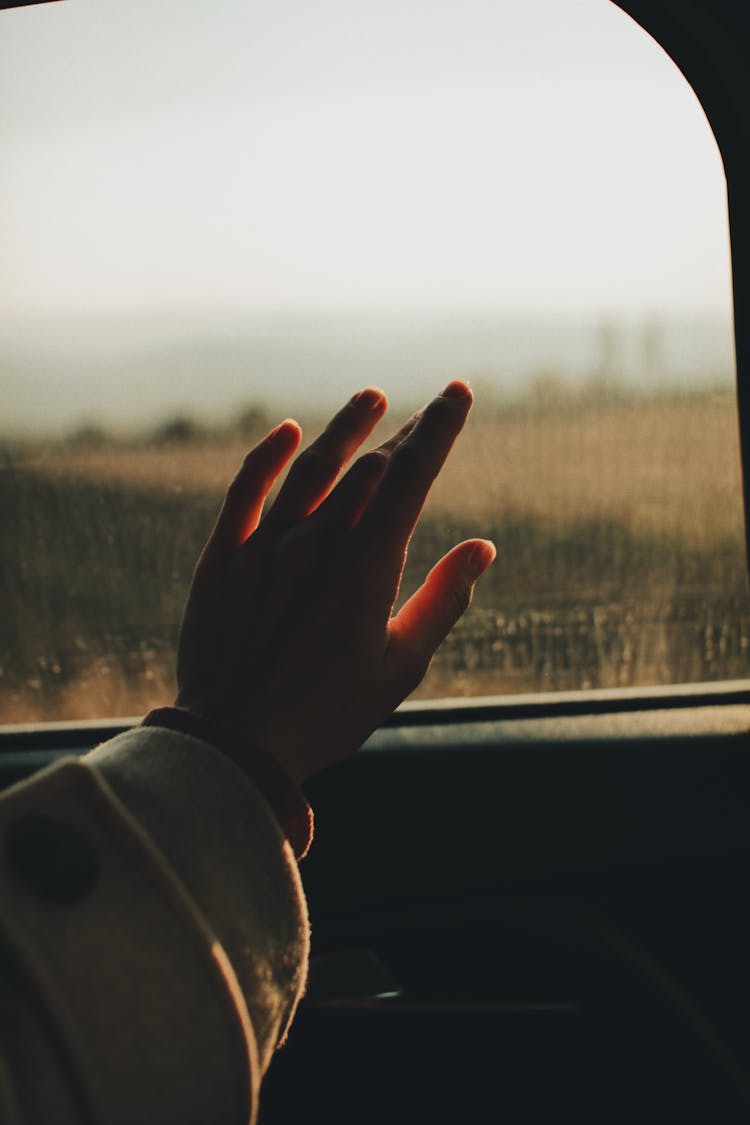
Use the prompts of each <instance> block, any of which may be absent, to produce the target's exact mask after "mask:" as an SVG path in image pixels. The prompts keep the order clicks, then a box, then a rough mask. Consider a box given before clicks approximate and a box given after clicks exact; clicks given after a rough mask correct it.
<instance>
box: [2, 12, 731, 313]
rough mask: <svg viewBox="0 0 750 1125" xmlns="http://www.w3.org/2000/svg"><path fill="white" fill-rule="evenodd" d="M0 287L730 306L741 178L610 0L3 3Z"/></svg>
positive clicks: (115, 298) (16, 308)
mask: <svg viewBox="0 0 750 1125" xmlns="http://www.w3.org/2000/svg"><path fill="white" fill-rule="evenodd" d="M0 144H1V145H2V149H1V150H0V306H2V308H3V310H4V315H6V316H10V317H13V316H22V317H23V316H25V315H27V314H28V315H32V314H37V313H40V312H41V313H46V312H48V311H50V310H55V311H57V312H63V313H71V314H74V313H77V312H91V311H103V312H108V311H112V310H122V311H125V312H129V311H131V310H135V311H138V310H141V309H144V308H149V307H151V308H156V309H159V308H163V309H174V308H186V307H187V308H192V307H194V308H196V309H201V308H204V307H208V308H213V309H222V308H232V309H237V310H242V309H284V308H295V309H313V310H314V309H318V308H324V309H340V308H350V307H351V308H356V309H361V310H362V309H368V308H378V309H407V310H408V309H415V310H439V309H449V308H450V309H469V310H470V309H484V310H498V311H499V312H502V313H508V312H510V313H512V312H514V311H521V310H523V311H526V312H529V311H531V312H533V311H539V312H544V313H549V312H554V313H560V312H562V313H565V312H582V311H591V310H606V309H610V310H616V311H619V312H625V313H629V314H636V315H637V314H639V313H641V312H644V311H649V310H654V311H657V312H660V313H664V314H670V313H675V312H676V313H680V312H684V311H689V310H693V309H701V310H708V311H712V312H716V313H718V314H722V313H725V312H728V310H729V260H728V242H727V225H726V222H727V221H726V205H725V190H724V178H723V171H722V168H721V162H720V159H719V155H718V151H717V148H716V144H715V141H714V139H713V136H712V134H711V132H710V130H709V128H708V125H707V123H706V121H705V118H704V116H703V113H702V111H701V109H700V107H699V105H698V103H697V101H696V99H695V96H694V95H693V93H692V91H691V90H690V88H689V87H688V86H687V84H686V82H685V81H684V79H683V78H682V76H681V75H680V74H679V72H678V71H677V70H676V68H675V67H674V66H673V64H672V63H671V62H670V61H669V60H668V59H667V57H666V56H665V55H664V54H663V52H662V51H661V49H660V48H659V47H658V46H657V45H656V44H655V43H654V42H653V41H652V40H650V39H649V37H648V36H647V35H646V34H645V33H644V32H643V31H642V30H641V29H640V28H639V27H638V26H637V25H636V24H634V23H633V22H632V21H631V20H630V19H629V18H628V17H627V16H625V15H624V13H623V12H622V11H620V10H619V9H618V8H616V7H614V6H613V5H612V4H610V3H609V0H516V2H514V3H510V2H508V0H452V2H450V3H448V2H446V0H378V2H377V3H373V2H371V0H367V2H364V0H268V2H265V3H261V2H251V0H199V2H193V0H129V2H128V3H127V4H123V3H122V0H66V2H65V3H56V4H45V5H41V6H38V7H28V8H24V9H18V10H15V11H3V12H0Z"/></svg>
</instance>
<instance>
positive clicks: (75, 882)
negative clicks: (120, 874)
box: [5, 816, 99, 903]
mask: <svg viewBox="0 0 750 1125" xmlns="http://www.w3.org/2000/svg"><path fill="white" fill-rule="evenodd" d="M5 854H6V856H7V859H8V863H9V864H10V867H11V870H12V871H13V873H14V875H15V876H16V878H17V879H19V880H20V881H21V882H22V883H25V884H26V886H27V887H30V888H31V890H33V891H35V892H36V894H38V895H39V896H40V898H43V899H47V900H48V901H50V902H57V903H75V902H80V900H81V899H83V898H85V897H86V895H88V894H89V892H90V891H91V890H92V889H93V887H94V885H95V883H96V881H97V878H98V877H99V864H98V861H97V858H96V852H95V851H94V849H93V847H92V845H91V844H90V843H89V841H88V840H87V839H86V838H85V836H83V835H82V834H81V833H80V832H79V831H78V830H77V829H76V828H71V826H70V825H68V824H65V823H64V822H63V821H61V820H56V819H54V818H53V817H48V816H25V817H22V818H21V819H20V820H17V821H16V822H15V823H14V824H12V825H11V826H10V828H9V829H8V832H7V835H6V838H5Z"/></svg>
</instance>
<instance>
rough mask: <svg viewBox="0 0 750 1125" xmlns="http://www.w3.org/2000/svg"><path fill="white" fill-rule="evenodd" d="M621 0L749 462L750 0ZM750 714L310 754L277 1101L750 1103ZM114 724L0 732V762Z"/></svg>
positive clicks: (268, 1111) (51, 749)
mask: <svg viewBox="0 0 750 1125" xmlns="http://www.w3.org/2000/svg"><path fill="white" fill-rule="evenodd" d="M602 2H605V0H602ZM4 6H6V5H4ZM619 6H620V7H621V8H622V9H623V10H624V11H625V12H627V13H628V14H629V15H630V16H632V17H633V19H635V20H636V21H637V22H638V23H639V24H641V26H642V27H643V28H645V29H646V31H648V32H649V33H650V34H651V35H652V36H653V37H654V38H655V39H656V40H657V41H658V42H659V43H660V44H661V45H662V46H663V47H664V49H665V50H666V51H667V52H668V54H669V55H670V56H671V57H672V59H673V60H674V61H675V63H676V64H677V66H678V67H679V68H680V69H681V71H682V73H683V74H684V75H685V77H686V78H687V80H688V81H689V83H690V84H691V85H692V87H693V88H694V90H695V91H696V93H697V96H698V98H699V99H700V101H701V103H702V105H703V108H704V109H705V112H706V114H707V117H708V119H709V121H710V124H711V126H712V128H713V130H714V133H715V135H716V138H717V141H718V144H719V148H720V150H721V154H722V158H723V161H724V166H725V170H726V177H727V187H728V200H729V216H730V228H731V247H732V269H733V293H734V309H735V333H736V358H737V379H738V381H737V394H738V405H739V419H740V428H741V446H742V454H743V464H744V468H745V479H746V480H747V479H748V470H749V469H750V324H749V323H748V320H747V318H746V317H745V316H744V315H743V312H742V310H743V309H744V308H745V306H746V304H747V303H749V302H750V204H749V203H748V200H750V171H749V168H750V161H749V160H748V156H749V155H750V119H749V118H748V111H747V107H748V105H750V79H749V78H748V74H749V73H750V72H749V71H748V59H749V58H750V14H748V10H747V7H746V5H745V4H740V3H737V2H736V0H690V2H689V3H687V2H679V3H678V2H677V0H623V2H622V3H620V4H619ZM745 503H746V505H747V492H746V499H745ZM749 728H750V681H733V682H729V683H719V684H698V685H687V686H682V687H679V688H674V689H669V688H664V689H662V688H650V689H628V690H611V691H609V690H606V691H605V690H602V691H589V692H585V691H584V692H570V693H564V694H560V693H557V694H549V695H539V696H534V697H526V696H524V697H505V698H502V697H497V698H493V699H489V698H483V699H480V700H477V701H472V700H466V701H465V702H462V703H461V704H442V703H433V702H429V701H427V702H419V703H411V704H407V705H405V706H403V707H402V708H401V709H400V710H399V711H398V712H397V713H396V714H395V715H394V716H393V717H392V718H391V719H390V721H389V722H387V723H386V724H385V725H384V726H383V728H382V729H380V730H379V731H377V732H376V734H375V735H373V736H372V738H371V739H370V740H369V742H368V743H367V744H366V746H365V747H364V749H363V750H362V752H361V753H359V754H358V755H357V756H356V757H355V758H354V759H352V760H351V761H349V762H347V763H346V764H344V765H340V766H337V767H335V768H332V769H329V770H328V771H326V772H325V773H323V774H321V775H319V776H318V777H316V778H315V779H313V781H311V782H310V783H309V784H308V786H307V787H306V788H307V793H308V796H309V799H310V801H311V804H312V806H313V808H314V810H315V817H316V838H315V844H314V847H313V849H312V851H311V854H310V855H309V856H308V857H307V858H306V859H305V860H304V862H303V864H302V867H301V873H302V878H303V882H304V886H305V890H306V894H307V897H308V901H309V906H310V911H311V921H312V940H313V950H312V963H311V974H310V987H309V990H308V994H307V996H306V998H305V1000H304V1001H303V1004H302V1006H301V1009H300V1011H299V1013H298V1017H297V1020H296V1024H295V1026H294V1028H293V1031H292V1033H291V1036H290V1038H289V1041H288V1043H287V1044H286V1045H285V1046H284V1048H283V1049H282V1050H281V1051H280V1052H279V1053H278V1055H277V1057H276V1059H275V1061H274V1064H273V1066H272V1068H271V1070H270V1072H269V1074H268V1076H267V1078H266V1082H265V1085H264V1088H263V1092H262V1097H261V1116H260V1120H261V1122H262V1123H263V1125H276V1123H279V1125H281V1123H282V1122H290V1121H292V1120H295V1119H301V1118H302V1117H303V1115H304V1117H305V1118H306V1119H308V1120H312V1121H320V1122H326V1123H327V1125H339V1123H341V1125H343V1123H345V1122H346V1123H352V1122H375V1121H389V1122H404V1123H405V1122H410V1123H411V1122H430V1123H447V1122H467V1123H469V1122H477V1123H479V1122H495V1121H497V1122H505V1123H508V1125H511V1123H512V1125H521V1123H527V1122H528V1123H531V1122H534V1123H542V1122H550V1121H557V1120H570V1121H577V1122H591V1123H594V1122H597V1123H601V1122H611V1123H614V1122H677V1121H693V1120H694V1121H702V1122H712V1123H717V1125H720V1123H727V1125H729V1123H733V1122H740V1121H746V1120H748V1117H749V1116H750V1021H749V1020H748V1006H749V1005H750V973H749V970H748V956H749V953H748V951H749V950H750V911H748V909H747V905H746V897H747V887H748V871H750V755H749V753H748V751H749V750H750V746H749V744H748V729H749ZM118 729H120V727H119V726H118V724H117V723H116V722H102V723H98V724H97V723H81V724H77V723H67V724H62V723H58V724H48V725H44V724H40V725H38V726H27V727H24V728H21V727H18V726H17V727H15V728H13V729H6V730H5V731H2V732H0V783H1V784H2V785H4V786H5V785H8V784H11V783H13V782H14V781H17V780H19V779H20V778H23V777H25V776H28V775H29V774H31V773H32V772H33V771H34V770H35V769H37V768H39V767H41V766H43V765H44V764H47V763H49V762H50V761H53V760H54V759H55V758H57V757H58V756H61V755H64V754H70V753H80V752H84V751H86V750H87V749H89V748H90V747H92V746H94V745H95V744H96V743H97V742H98V741H99V740H101V739H102V738H104V737H108V736H110V735H111V734H112V733H114V732H115V731H117V730H118Z"/></svg>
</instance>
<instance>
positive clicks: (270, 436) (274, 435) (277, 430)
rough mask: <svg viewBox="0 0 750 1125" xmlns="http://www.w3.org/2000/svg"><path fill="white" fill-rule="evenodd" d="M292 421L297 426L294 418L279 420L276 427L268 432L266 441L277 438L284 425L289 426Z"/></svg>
mask: <svg viewBox="0 0 750 1125" xmlns="http://www.w3.org/2000/svg"><path fill="white" fill-rule="evenodd" d="M290 422H291V423H292V424H293V425H295V426H296V425H297V423H296V422H295V421H294V418H285V419H284V421H283V422H279V424H278V426H276V427H274V429H273V430H271V432H270V434H268V436H267V437H266V441H273V440H274V438H277V437H278V436H279V434H280V433H281V431H282V430H283V429H284V427H285V426H288V425H289V423H290Z"/></svg>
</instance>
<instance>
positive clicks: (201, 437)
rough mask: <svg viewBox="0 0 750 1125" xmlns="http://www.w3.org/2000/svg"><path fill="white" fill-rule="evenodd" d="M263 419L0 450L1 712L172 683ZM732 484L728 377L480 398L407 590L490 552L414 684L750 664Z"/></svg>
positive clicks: (557, 685) (486, 686)
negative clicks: (478, 540)
mask: <svg viewBox="0 0 750 1125" xmlns="http://www.w3.org/2000/svg"><path fill="white" fill-rule="evenodd" d="M300 421H301V422H302V424H303V429H304V430H305V433H306V435H307V434H308V433H309V435H310V436H312V435H313V434H314V433H315V432H316V430H317V427H318V422H317V421H316V420H315V419H309V420H308V419H305V418H300ZM398 421H399V419H398V418H394V419H393V424H397V423H398ZM256 423H257V425H254V424H253V423H252V421H251V423H250V424H249V425H246V426H245V432H244V433H240V432H237V431H229V430H228V431H226V432H223V433H215V434H194V433H191V431H190V429H189V427H188V428H183V430H180V429H179V427H178V428H177V429H174V428H173V431H172V433H171V436H172V440H171V441H165V440H162V441H160V442H151V443H150V444H149V443H146V442H144V441H141V440H131V441H129V442H125V441H119V442H114V441H111V442H104V443H103V444H102V443H101V442H96V441H93V440H92V439H91V438H90V439H89V440H88V441H84V440H82V438H80V437H79V440H77V441H67V442H60V443H57V444H54V445H50V444H47V445H45V446H42V445H33V444H26V445H23V446H20V445H16V446H15V447H12V446H8V447H7V449H6V450H5V453H4V469H3V472H2V473H1V474H0V491H2V497H1V499H0V510H2V512H3V516H4V521H5V529H4V532H3V535H2V541H1V542H0V565H1V566H2V574H3V580H2V594H1V595H0V596H1V597H2V612H1V614H0V620H1V621H2V626H1V628H2V646H1V653H0V721H1V722H23V721H35V720H40V719H53V718H85V717H96V716H101V715H129V714H137V713H139V712H142V711H144V710H145V709H147V708H148V707H149V706H151V705H153V704H156V703H161V702H164V701H165V700H169V698H170V697H171V694H172V690H173V688H172V666H173V654H174V644H175V639H176V631H177V624H178V621H179V616H180V611H181V607H182V603H183V600H184V596H185V592H186V588H187V582H188V579H189V575H190V571H191V569H192V565H193V562H194V560H195V557H196V555H197V552H198V550H199V547H200V545H201V543H202V541H203V540H204V538H205V536H206V534H207V532H208V530H209V529H210V526H211V524H212V521H213V518H214V515H215V512H216V508H217V504H218V502H219V499H220V497H221V493H222V491H223V488H224V486H225V484H226V482H227V481H228V479H229V478H230V477H231V476H232V474H233V473H234V471H235V470H236V468H237V465H238V464H239V462H240V461H241V459H242V456H243V454H244V452H245V451H246V449H247V447H248V445H249V444H251V443H252V441H253V440H254V439H255V438H256V437H259V436H261V434H260V432H257V433H256V432H253V431H254V429H258V427H259V424H260V418H259V417H258V418H256ZM165 433H166V431H165ZM164 436H165V434H162V437H164ZM178 439H179V440H178ZM740 487H741V486H740V470H739V459H738V441H737V433H736V409H735V404H734V399H733V396H732V395H731V394H729V393H720V392H715V393H708V392H701V393H699V392H693V393H690V394H683V395H681V396H678V395H670V396H666V395H664V396H660V397H653V398H645V397H636V396H630V397H627V396H625V397H623V396H617V397H611V398H609V399H605V398H603V397H601V396H593V395H589V396H577V397H571V396H567V395H560V394H558V393H555V388H554V387H550V388H549V389H548V393H547V394H538V395H537V396H536V397H534V398H529V399H527V400H526V401H525V402H517V403H511V404H506V405H505V406H504V407H503V408H502V409H500V408H498V407H494V408H486V409H485V410H484V412H483V411H482V409H481V408H477V409H476V410H475V412H474V413H473V414H472V417H471V420H470V423H469V425H468V427H467V430H466V431H465V433H464V434H463V435H462V438H461V439H460V441H459V443H458V444H457V446H456V449H455V451H454V453H453V454H452V456H451V459H450V461H449V464H448V466H447V467H446V469H445V471H444V474H443V475H442V476H441V478H440V480H439V481H438V483H437V484H436V486H435V488H434V490H433V494H432V495H431V497H430V500H429V502H428V505H427V507H426V509H425V513H424V516H423V519H422V522H421V524H420V526H419V528H418V530H417V533H416V534H415V537H414V540H413V543H412V548H411V551H410V556H409V565H408V567H407V572H406V575H405V580H404V584H403V591H402V593H403V595H404V596H406V595H408V593H409V592H410V591H411V590H412V589H413V588H414V587H415V586H416V585H417V584H418V582H419V581H421V579H422V577H423V576H424V573H425V571H426V570H427V569H429V566H430V565H431V563H432V562H433V561H434V560H435V559H436V558H437V557H439V555H440V554H441V553H442V552H443V551H445V550H446V549H447V548H448V547H449V546H451V545H452V544H453V543H454V542H456V541H457V540H458V539H460V538H462V537H464V536H468V535H481V536H486V537H490V538H493V539H494V540H495V542H496V543H497V545H498V548H499V552H500V553H499V558H498V561H497V562H496V564H495V565H494V567H493V568H492V569H491V571H490V572H489V573H488V574H487V575H486V576H485V578H484V580H483V582H482V584H481V588H480V590H479V593H478V595H477V597H476V599H475V603H474V606H473V607H472V610H471V611H470V613H469V614H468V615H467V617H466V618H465V619H464V621H463V622H462V623H461V624H460V625H459V627H458V628H457V629H456V630H455V631H454V633H453V634H452V635H451V637H450V638H449V639H448V640H447V641H446V643H445V644H444V646H443V648H442V649H441V650H440V652H439V653H438V656H437V657H436V659H435V661H434V663H433V667H432V669H431V671H430V673H429V675H428V677H427V679H426V680H425V682H424V684H423V685H422V687H421V688H420V689H419V692H418V693H417V694H418V695H421V696H423V697H426V696H446V695H451V696H455V695H476V694H495V693H507V692H513V693H515V692H526V691H540V690H542V691H559V690H568V689H576V688H588V687H608V686H630V685H645V684H659V683H676V682H688V681H700V680H721V679H731V678H735V677H744V676H746V675H747V674H748V646H749V645H750V605H749V604H748V596H747V590H746V579H745V561H744V558H745V557H744V543H743V524H742V504H741V497H740Z"/></svg>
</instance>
